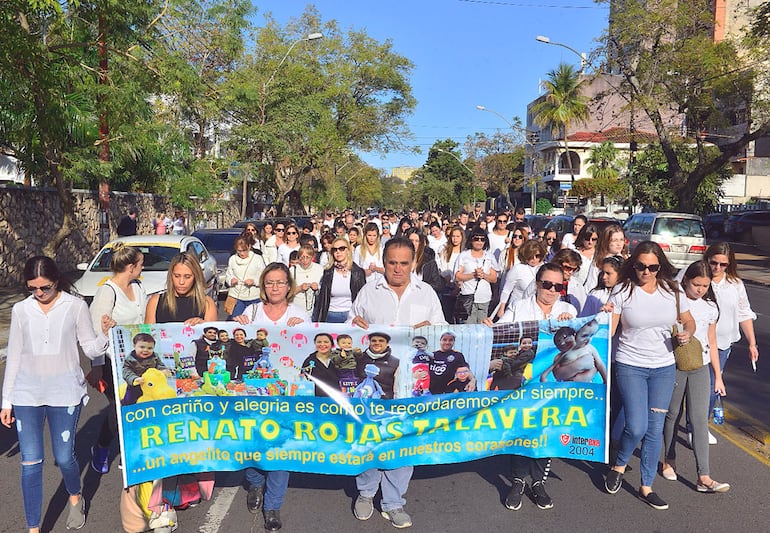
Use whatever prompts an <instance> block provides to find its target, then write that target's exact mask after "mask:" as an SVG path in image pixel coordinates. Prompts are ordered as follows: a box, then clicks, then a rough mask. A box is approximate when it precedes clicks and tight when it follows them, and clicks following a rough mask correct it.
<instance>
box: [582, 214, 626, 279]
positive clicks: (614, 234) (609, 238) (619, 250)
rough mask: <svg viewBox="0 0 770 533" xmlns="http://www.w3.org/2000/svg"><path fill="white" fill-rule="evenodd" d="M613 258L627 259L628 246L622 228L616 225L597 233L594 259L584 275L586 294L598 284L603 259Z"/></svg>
mask: <svg viewBox="0 0 770 533" xmlns="http://www.w3.org/2000/svg"><path fill="white" fill-rule="evenodd" d="M614 256H618V257H621V258H623V259H625V258H626V257H628V245H627V244H626V234H625V233H624V232H623V228H621V227H620V226H619V225H617V224H610V225H608V226H606V227H605V228H604V229H603V230H601V232H600V233H599V241H598V242H597V243H596V252H595V253H594V259H593V261H591V263H590V265H589V266H588V269H587V273H586V281H585V283H584V285H585V288H586V291H587V292H590V291H591V290H592V289H593V288H594V287H596V284H597V283H598V282H599V277H600V276H601V271H602V262H603V261H604V259H606V258H607V257H614Z"/></svg>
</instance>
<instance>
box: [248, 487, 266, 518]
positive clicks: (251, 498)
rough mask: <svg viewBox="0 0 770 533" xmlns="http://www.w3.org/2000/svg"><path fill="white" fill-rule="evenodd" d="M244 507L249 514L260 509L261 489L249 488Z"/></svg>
mask: <svg viewBox="0 0 770 533" xmlns="http://www.w3.org/2000/svg"><path fill="white" fill-rule="evenodd" d="M246 507H248V509H249V512H250V513H251V514H256V513H258V512H259V510H260V508H261V507H262V487H255V486H251V487H249V492H248V494H246Z"/></svg>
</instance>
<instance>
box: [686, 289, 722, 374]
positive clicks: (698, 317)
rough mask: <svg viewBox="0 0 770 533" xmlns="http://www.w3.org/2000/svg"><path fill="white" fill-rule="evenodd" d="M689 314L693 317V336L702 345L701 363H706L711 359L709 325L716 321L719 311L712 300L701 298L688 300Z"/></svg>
mask: <svg viewBox="0 0 770 533" xmlns="http://www.w3.org/2000/svg"><path fill="white" fill-rule="evenodd" d="M686 299H687V300H689V302H690V314H691V315H692V317H693V318H694V319H695V337H696V338H697V339H698V340H699V341H700V343H701V346H703V364H704V365H707V364H709V362H710V361H711V357H709V325H711V324H713V323H714V322H716V321H717V317H718V316H719V311H718V310H717V306H716V305H715V304H714V302H709V301H707V300H704V299H703V298H698V299H697V300H690V299H689V298H686Z"/></svg>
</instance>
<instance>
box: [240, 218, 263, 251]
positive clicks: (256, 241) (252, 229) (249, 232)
mask: <svg viewBox="0 0 770 533" xmlns="http://www.w3.org/2000/svg"><path fill="white" fill-rule="evenodd" d="M239 237H243V238H244V239H246V242H247V243H248V245H249V248H251V251H252V252H254V253H255V254H259V255H262V256H264V253H263V251H262V248H263V247H264V243H263V242H262V240H261V239H260V238H259V230H258V229H257V225H256V224H254V223H253V222H247V223H246V225H245V226H244V227H243V231H242V232H241V234H240V235H239Z"/></svg>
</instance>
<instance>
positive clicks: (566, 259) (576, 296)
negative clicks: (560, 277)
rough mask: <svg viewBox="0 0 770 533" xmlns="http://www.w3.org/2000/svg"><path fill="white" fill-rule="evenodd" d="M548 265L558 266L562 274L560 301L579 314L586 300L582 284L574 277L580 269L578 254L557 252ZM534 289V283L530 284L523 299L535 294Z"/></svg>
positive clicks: (564, 251) (574, 252)
mask: <svg viewBox="0 0 770 533" xmlns="http://www.w3.org/2000/svg"><path fill="white" fill-rule="evenodd" d="M549 263H550V264H552V265H556V266H558V267H559V268H560V269H561V271H562V272H563V273H564V287H563V288H562V291H561V295H560V298H561V300H562V301H564V302H568V303H570V304H572V306H573V307H574V308H575V309H577V311H578V313H579V312H580V311H581V310H582V309H583V306H584V305H585V303H586V299H587V295H586V290H585V288H584V287H583V284H582V283H580V281H578V279H577V277H575V275H574V274H575V272H577V270H578V268H579V267H580V254H578V253H577V252H576V251H575V250H568V249H564V250H559V251H558V252H556V255H554V256H553V257H552V258H551V260H550V261H549ZM536 288H537V286H536V284H535V283H534V282H533V283H530V285H529V287H527V289H526V290H525V291H524V295H523V298H528V297H530V296H532V295H533V294H535V289H536Z"/></svg>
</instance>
